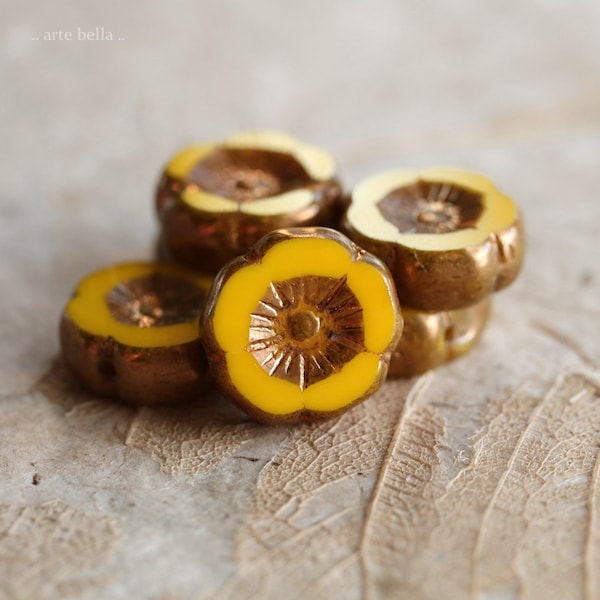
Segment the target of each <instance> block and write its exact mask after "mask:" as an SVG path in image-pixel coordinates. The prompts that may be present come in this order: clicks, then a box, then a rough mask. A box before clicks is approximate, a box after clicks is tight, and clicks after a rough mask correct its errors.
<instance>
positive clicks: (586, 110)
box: [0, 0, 600, 599]
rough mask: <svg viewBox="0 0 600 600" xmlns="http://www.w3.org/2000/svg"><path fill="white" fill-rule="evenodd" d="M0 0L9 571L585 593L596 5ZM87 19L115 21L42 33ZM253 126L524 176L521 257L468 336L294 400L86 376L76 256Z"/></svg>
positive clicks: (599, 553) (596, 330)
mask: <svg viewBox="0 0 600 600" xmlns="http://www.w3.org/2000/svg"><path fill="white" fill-rule="evenodd" d="M2 13H3V17H2V21H1V23H0V31H1V34H0V50H1V52H2V63H1V75H2V101H1V103H0V131H1V132H2V145H1V146H0V148H1V152H2V160H1V161H0V174H1V179H0V181H1V184H0V185H1V194H0V219H1V225H0V227H1V230H0V231H1V234H0V248H1V251H2V254H1V255H2V257H3V260H2V261H1V262H0V284H1V288H0V289H1V290H2V298H1V300H0V302H1V304H2V319H1V320H0V330H1V334H2V335H1V336H0V344H1V346H0V395H1V398H0V597H2V598H11V599H12V598H33V597H36V598H80V597H82V598H83V597H90V598H157V599H158V598H164V599H167V598H169V599H175V598H177V599H179V598H182V599H200V598H218V599H225V598H235V599H244V598H286V599H287V598H333V597H336V598H337V597H340V598H341V597H343V598H356V599H359V598H369V599H374V598H416V599H419V598H423V599H424V598H494V599H496V598H507V599H511V598H544V599H553V598H557V599H559V598H560V599H563V598H590V599H591V598H600V452H599V449H600V267H599V258H600V254H599V251H598V239H599V237H600V203H599V202H598V190H599V189H600V35H599V31H600V4H598V3H597V2H596V1H595V0H588V1H583V0H579V1H575V2H567V1H566V0H556V1H553V2H545V3H543V2H536V1H534V0H527V1H523V0H520V1H517V0H510V1H509V2H504V3H496V4H495V5H493V4H491V3H473V2H467V1H466V0H460V1H458V2H451V3H435V4H434V3H431V2H426V3H409V2H394V1H392V0H389V1H384V0H377V1H373V2H368V3H367V2H348V1H342V0H339V1H337V0H336V1H335V2H331V3H320V2H316V1H315V2H313V1H309V2H303V3H296V4H294V5H293V6H292V4H289V5H287V4H286V3H281V2H280V3H275V2H266V1H262V0H259V1H256V2H252V3H242V2H234V1H230V0H226V1H225V2H222V1H220V2H216V1H214V2H213V1H209V2H202V3H199V2H192V1H191V0H190V1H185V2H181V3H177V4H173V5H172V6H169V7H167V3H163V4H160V3H158V2H155V3H148V2H135V3H129V4H127V5H125V4H123V3H121V4H117V3H115V4H112V3H102V4H100V3H96V4H95V5H93V6H91V5H88V6H86V5H84V4H81V3H80V4H75V3H68V2H65V1H62V0H60V1H58V2H53V3H42V2H37V3H34V2H25V3H19V4H16V3H11V4H8V3H5V6H3V9H2ZM99 27H104V33H102V32H99V31H96V28H99ZM78 28H80V29H81V30H85V31H88V32H95V35H96V37H98V36H99V35H104V37H107V36H106V32H108V31H110V32H111V33H112V36H113V37H115V38H117V37H123V38H124V39H123V40H116V39H115V40H114V41H108V40H106V39H105V40H104V41H102V40H97V41H77V40H76V39H74V40H72V41H43V37H44V33H45V32H52V31H55V32H57V31H59V30H63V32H67V31H71V32H72V33H73V37H74V38H76V37H77V29H78ZM32 38H39V39H37V40H34V39H32ZM248 127H273V128H280V129H284V130H288V131H290V132H293V133H295V134H296V135H298V136H299V137H301V138H303V139H306V140H308V141H311V142H313V143H316V144H320V145H322V146H324V147H326V148H328V149H329V150H330V151H331V152H333V153H334V154H335V156H336V157H337V158H338V159H339V162H340V164H341V168H342V175H343V176H344V178H345V181H346V182H347V183H348V184H352V183H353V182H355V181H357V180H358V179H360V178H361V177H363V176H366V175H368V174H371V173H374V172H376V171H378V170H382V169H386V168H390V167H395V166H409V167H413V166H424V165H430V164H440V163H443V164H456V165H462V166H466V167H470V168H474V169H477V170H480V171H483V172H486V173H488V174H489V175H490V176H492V177H493V178H494V179H495V180H496V181H497V182H498V183H499V184H500V186H501V187H502V188H503V189H505V190H506V191H507V192H508V193H510V194H512V195H513V196H514V197H515V198H516V199H517V200H518V202H519V203H520V204H521V206H522V208H523V211H524V214H525V219H526V224H527V231H528V238H529V239H528V241H529V248H528V255H527V261H526V266H525V270H524V272H523V274H522V277H521V278H520V280H519V281H518V283H516V284H515V285H514V286H513V287H512V288H510V289H509V290H507V291H505V292H502V293H501V294H498V295H497V298H496V301H495V304H494V311H493V318H492V321H491V323H490V326H489V328H488V329H487V331H486V333H485V335H484V338H483V341H482V343H481V345H480V347H479V348H478V349H477V351H476V352H474V353H473V354H471V355H470V356H469V357H467V358H464V359H462V360H459V361H457V362H455V363H453V364H450V365H447V366H445V367H443V368H440V369H438V370H436V371H435V372H432V373H430V374H427V375H425V376H423V377H420V378H417V379H414V380H410V381H405V382H394V383H388V384H386V385H385V386H384V388H383V389H382V390H381V391H380V392H379V393H378V394H377V395H376V396H375V397H374V398H372V399H370V400H369V401H368V402H366V403H364V404H363V405H361V406H359V407H357V408H355V409H354V410H352V411H351V412H349V413H348V414H346V415H344V416H342V417H341V418H339V419H337V420H335V421H332V422H329V423H325V424H320V425H316V426H302V427H289V428H281V429H272V428H267V427H262V426H259V425H256V424H253V423H252V422H249V421H248V420H247V419H245V417H244V416H243V415H242V414H241V413H239V412H238V411H237V410H236V409H234V408H232V407H230V406H229V405H228V404H227V403H226V402H224V401H223V400H221V399H219V398H218V397H216V396H211V397H209V398H208V399H206V401H205V402H204V403H199V404H198V405H197V406H194V407H191V408H186V409H178V410H168V409H149V408H146V409H141V410H135V409H133V408H129V407H126V406H122V405H119V404H116V403H111V402H107V401H103V400H99V399H97V398H94V397H91V396H89V395H86V394H85V393H84V392H82V391H81V390H79V389H78V388H77V387H76V386H75V385H73V384H72V382H71V380H70V379H69V378H68V377H67V376H66V374H65V373H64V372H63V370H62V368H61V366H60V364H59V363H58V362H57V361H56V358H57V352H58V344H57V336H56V328H57V320H58V315H59V313H60V310H61V308H62V306H63V304H64V303H65V301H66V299H67V298H68V296H69V294H70V292H71V290H72V288H73V286H74V285H75V283H76V281H77V280H78V279H79V278H80V277H81V276H83V275H84V274H85V273H87V272H89V271H90V270H93V269H95V268H98V267H100V266H103V265H105V264H108V263H111V262H115V261H119V260H124V259H131V258H143V257H148V256H150V255H151V252H152V248H153V244H154V238H155V235H156V231H157V227H156V224H155V221H154V215H153V211H152V203H151V196H152V187H153V185H154V183H155V179H156V177H157V173H158V171H159V169H160V168H161V166H162V164H163V162H164V161H165V160H166V158H167V157H168V156H169V155H170V153H171V152H173V150H175V149H176V148H177V147H179V146H181V145H183V144H185V143H188V142H191V141H194V140H202V139H210V138H218V137H221V136H223V135H225V134H227V133H229V132H231V131H235V130H238V129H240V128H248Z"/></svg>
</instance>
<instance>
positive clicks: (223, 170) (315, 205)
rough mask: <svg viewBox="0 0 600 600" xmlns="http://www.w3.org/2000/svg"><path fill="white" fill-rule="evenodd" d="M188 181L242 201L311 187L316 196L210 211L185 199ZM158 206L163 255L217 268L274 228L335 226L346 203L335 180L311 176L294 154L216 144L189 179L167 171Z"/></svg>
mask: <svg viewBox="0 0 600 600" xmlns="http://www.w3.org/2000/svg"><path fill="white" fill-rule="evenodd" d="M188 186H196V187H198V188H200V189H202V190H205V191H207V192H211V193H214V194H218V195H222V196H224V197H227V198H230V199H232V200H236V201H238V202H252V201H253V200H257V199H262V198H265V197H270V196H273V195H277V194H280V193H283V192H286V191H290V190H296V189H307V190H309V191H310V193H311V194H312V198H313V200H312V203H310V204H309V205H307V206H305V207H303V208H301V209H298V210H295V211H289V212H287V211H286V212H282V213H279V214H272V215H252V214H246V213H242V212H239V211H237V212H209V211H203V210H199V209H196V208H194V207H191V206H190V205H188V204H186V203H185V202H184V201H183V200H182V197H181V195H182V193H183V191H184V190H185V189H186V188H187V187H188ZM156 207H157V211H158V216H159V219H160V221H161V225H162V243H163V250H164V254H163V255H166V256H168V257H170V258H172V259H175V260H177V261H178V262H181V263H182V264H185V265H187V266H189V267H192V268H194V269H196V270H199V271H204V272H209V273H216V272H217V271H218V270H219V269H220V268H221V267H223V266H224V265H225V264H227V263H228V262H229V261H230V260H232V259H233V258H235V257H237V256H240V255H241V254H243V253H244V252H246V251H247V250H248V249H249V248H250V247H251V246H252V245H253V244H255V243H256V242H257V241H258V240H259V239H260V238H262V237H263V236H264V235H265V234H267V233H269V232H271V231H273V230H275V229H279V228H285V227H297V226H313V225H320V226H328V227H335V226H337V224H338V223H339V220H340V217H341V213H342V212H343V210H344V208H345V204H344V198H343V195H342V188H341V186H340V183H339V182H338V180H337V179H335V178H332V179H329V180H327V181H314V180H312V179H311V178H310V177H309V175H308V174H307V173H306V171H305V170H304V168H303V167H302V165H301V164H300V163H299V162H298V161H297V160H296V159H295V158H294V157H292V156H291V155H288V154H285V153H280V152H272V151H267V150H261V149H255V150H239V149H238V150H234V149H225V148H219V147H216V149H215V151H214V152H212V153H211V154H209V155H208V156H207V157H205V158H204V159H203V160H201V161H200V162H199V163H198V164H197V165H195V167H193V168H192V170H191V171H190V174H189V176H188V178H187V179H186V180H185V181H181V180H179V179H175V178H173V177H171V176H169V175H168V174H166V173H165V174H163V176H162V178H161V180H160V183H159V185H158V190H157V193H156Z"/></svg>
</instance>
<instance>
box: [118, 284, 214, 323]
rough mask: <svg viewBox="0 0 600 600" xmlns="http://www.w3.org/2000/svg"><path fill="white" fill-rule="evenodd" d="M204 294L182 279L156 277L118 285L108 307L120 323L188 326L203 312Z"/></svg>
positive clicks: (197, 287) (198, 288)
mask: <svg viewBox="0 0 600 600" xmlns="http://www.w3.org/2000/svg"><path fill="white" fill-rule="evenodd" d="M204 296H205V292H204V290H202V289H201V288H200V287H199V286H196V285H194V284H193V283H191V282H190V281H186V280H185V279H182V278H179V277H172V276H168V275H164V274H162V273H154V274H152V275H147V276H145V277H137V278H135V279H131V280H129V281H123V282H122V283H120V284H119V285H116V286H115V287H114V288H112V290H110V292H108V294H107V295H106V304H107V306H108V308H109V310H110V312H111V313H112V315H113V316H114V318H115V319H116V320H117V321H119V322H120V323H125V324H127V325H137V326H138V327H161V326H166V325H175V324H177V323H185V322H189V321H191V320H192V319H194V318H195V317H196V316H197V315H199V314H200V312H201V311H202V306H203V304H204Z"/></svg>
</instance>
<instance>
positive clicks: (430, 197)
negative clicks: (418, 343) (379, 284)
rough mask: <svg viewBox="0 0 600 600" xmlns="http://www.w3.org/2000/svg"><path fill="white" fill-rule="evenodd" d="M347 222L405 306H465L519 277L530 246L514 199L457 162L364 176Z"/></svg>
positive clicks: (348, 229)
mask: <svg viewBox="0 0 600 600" xmlns="http://www.w3.org/2000/svg"><path fill="white" fill-rule="evenodd" d="M343 229H344V231H345V232H346V233H347V235H348V236H349V237H350V238H351V239H352V240H354V241H355V242H356V243H357V244H359V245H360V246H362V247H363V248H365V249H366V250H368V251H370V252H372V253H373V254H375V255H376V256H379V257H380V258H381V259H382V260H383V261H384V262H385V263H386V265H387V266H388V267H389V269H390V271H391V273H392V276H393V277H394V282H395V284H396V288H397V292H398V297H399V299H400V302H401V303H402V304H403V305H408V306H411V307H413V308H417V309H420V310H433V311H445V310H456V309H460V308H465V307H467V306H470V305H472V304H475V303H476V302H479V301H480V300H483V298H485V297H486V296H487V295H489V294H490V293H491V292H493V291H495V290H499V289H502V288H504V287H506V286H507V285H509V284H510V283H511V282H512V281H513V280H514V278H515V277H516V276H517V274H518V272H519V270H520V268H521V263H522V260H523V253H524V246H525V244H524V236H523V229H522V225H521V219H520V217H519V214H518V210H517V207H516V205H515V203H514V202H513V201H512V200H511V199H510V198H509V197H508V196H506V195H505V194H503V193H501V192H500V191H499V190H498V189H497V188H496V186H495V185H494V184H493V183H492V182H491V181H490V180H489V179H487V178H486V177H483V176H481V175H477V174H475V173H471V172H468V171H464V170H461V169H453V168H446V167H442V168H430V169H424V170H421V171H416V172H413V171H395V172H390V173H383V174H381V175H376V176H374V177H371V178H369V179H366V180H364V181H363V182H361V183H360V184H359V185H358V186H356V188H355V189H354V191H353V193H352V199H351V203H350V206H349V208H348V210H347V212H346V215H345V217H344V222H343Z"/></svg>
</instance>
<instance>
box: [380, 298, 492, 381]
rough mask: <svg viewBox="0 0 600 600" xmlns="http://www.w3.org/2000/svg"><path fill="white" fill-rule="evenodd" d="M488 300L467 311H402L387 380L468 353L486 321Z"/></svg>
mask: <svg viewBox="0 0 600 600" xmlns="http://www.w3.org/2000/svg"><path fill="white" fill-rule="evenodd" d="M490 309H491V297H490V296H488V297H487V298H484V299H483V300H480V301H479V302H478V303H477V304H474V305H473V306H470V307H468V308H463V309H460V310H453V311H442V312H428V311H419V310H413V309H404V310H403V316H404V330H403V332H402V337H401V338H400V342H399V343H398V345H397V346H396V349H395V350H394V351H393V352H392V358H391V361H390V368H389V371H388V377H389V378H394V377H412V376H413V375H419V374H421V373H424V372H425V371H428V370H430V369H434V368H435V367H438V366H440V365H441V364H443V363H445V362H448V361H450V360H453V359H455V358H458V357H459V356H462V355H463V354H466V353H467V352H469V351H470V350H471V349H472V348H473V347H474V346H475V345H476V344H477V342H478V341H479V339H480V337H481V334H482V333H483V330H484V328H485V325H486V323H487V321H488V317H489V314H490Z"/></svg>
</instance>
